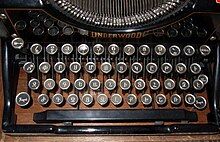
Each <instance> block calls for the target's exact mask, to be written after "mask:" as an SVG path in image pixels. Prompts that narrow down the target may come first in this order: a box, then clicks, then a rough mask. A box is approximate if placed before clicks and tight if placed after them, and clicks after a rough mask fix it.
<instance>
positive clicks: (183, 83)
mask: <svg viewBox="0 0 220 142" xmlns="http://www.w3.org/2000/svg"><path fill="white" fill-rule="evenodd" d="M179 87H180V89H181V90H184V91H185V90H188V89H189V87H190V83H189V81H188V80H186V79H181V80H180V81H179Z"/></svg>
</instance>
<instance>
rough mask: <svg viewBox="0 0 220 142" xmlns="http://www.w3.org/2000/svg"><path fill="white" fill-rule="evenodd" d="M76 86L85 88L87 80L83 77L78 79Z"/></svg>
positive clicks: (78, 88)
mask: <svg viewBox="0 0 220 142" xmlns="http://www.w3.org/2000/svg"><path fill="white" fill-rule="evenodd" d="M74 86H75V88H76V89H77V90H83V89H84V88H85V87H86V82H85V81H84V80H83V79H77V80H76V81H75V82H74Z"/></svg>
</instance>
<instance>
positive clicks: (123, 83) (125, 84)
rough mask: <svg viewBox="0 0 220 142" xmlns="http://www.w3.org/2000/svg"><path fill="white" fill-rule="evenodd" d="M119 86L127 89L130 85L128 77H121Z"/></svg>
mask: <svg viewBox="0 0 220 142" xmlns="http://www.w3.org/2000/svg"><path fill="white" fill-rule="evenodd" d="M120 87H121V89H122V90H129V89H130V87H131V82H130V80H128V79H122V80H121V81H120Z"/></svg>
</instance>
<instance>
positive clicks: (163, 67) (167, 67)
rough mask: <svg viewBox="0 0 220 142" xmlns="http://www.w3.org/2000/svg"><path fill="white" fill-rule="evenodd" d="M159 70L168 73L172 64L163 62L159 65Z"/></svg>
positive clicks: (171, 68)
mask: <svg viewBox="0 0 220 142" xmlns="http://www.w3.org/2000/svg"><path fill="white" fill-rule="evenodd" d="M161 70H162V72H163V73H165V74H169V73H171V72H172V70H173V66H172V65H171V64H170V63H163V64H162V65H161Z"/></svg>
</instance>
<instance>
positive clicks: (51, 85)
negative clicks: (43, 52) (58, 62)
mask: <svg viewBox="0 0 220 142" xmlns="http://www.w3.org/2000/svg"><path fill="white" fill-rule="evenodd" d="M55 86H56V82H55V81H54V80H53V79H50V78H49V79H47V80H45V81H44V88H46V89H47V90H53V89H54V88H55Z"/></svg>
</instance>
